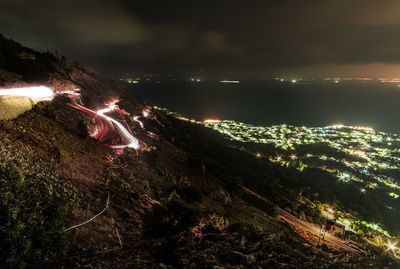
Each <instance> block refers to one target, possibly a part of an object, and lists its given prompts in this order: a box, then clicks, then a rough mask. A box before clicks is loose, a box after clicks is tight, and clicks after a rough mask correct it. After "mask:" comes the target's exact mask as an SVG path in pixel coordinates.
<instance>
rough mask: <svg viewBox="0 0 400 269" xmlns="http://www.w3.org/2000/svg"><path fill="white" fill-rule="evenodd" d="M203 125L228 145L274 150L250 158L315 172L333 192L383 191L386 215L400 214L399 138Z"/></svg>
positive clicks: (332, 129) (335, 129) (365, 132)
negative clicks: (332, 183)
mask: <svg viewBox="0 0 400 269" xmlns="http://www.w3.org/2000/svg"><path fill="white" fill-rule="evenodd" d="M204 125H205V126H206V127H209V128H212V129H214V130H217V131H218V132H220V133H222V134H224V135H226V136H227V137H229V138H230V139H231V140H233V141H239V142H244V143H254V144H266V145H271V146H273V148H274V149H275V152H276V153H275V155H264V154H263V153H260V152H252V153H251V154H254V156H255V157H256V158H265V159H268V160H269V161H271V162H273V163H277V164H279V165H281V166H285V167H294V168H296V169H297V170H299V171H300V172H302V171H304V169H307V168H314V169H315V168H316V169H319V170H321V171H323V172H326V173H329V174H331V175H333V176H334V177H335V178H336V180H337V182H338V186H341V184H342V185H343V184H346V185H347V184H352V185H353V186H354V187H356V188H358V190H359V192H360V194H362V195H368V193H371V192H375V191H384V192H386V194H387V198H388V200H389V201H391V200H393V201H392V203H391V204H390V205H389V204H388V205H386V209H387V210H391V211H395V212H398V210H399V209H400V207H399V203H398V199H399V198H400V184H399V183H398V182H397V180H396V176H398V175H400V150H399V146H400V136H399V135H395V134H387V133H383V132H378V131H374V130H373V129H371V128H368V127H349V126H343V125H334V126H328V127H314V128H308V127H295V126H290V125H277V126H271V127H257V126H252V125H248V124H244V123H240V122H235V121H228V120H206V121H204ZM299 152H301V153H299ZM322 152H323V153H322ZM361 224H362V225H364V226H366V227H369V228H371V229H373V230H376V231H379V232H381V233H383V234H384V235H386V236H389V233H388V232H387V231H385V230H383V229H382V228H381V227H380V226H379V225H378V224H374V223H367V222H365V221H363V222H361Z"/></svg>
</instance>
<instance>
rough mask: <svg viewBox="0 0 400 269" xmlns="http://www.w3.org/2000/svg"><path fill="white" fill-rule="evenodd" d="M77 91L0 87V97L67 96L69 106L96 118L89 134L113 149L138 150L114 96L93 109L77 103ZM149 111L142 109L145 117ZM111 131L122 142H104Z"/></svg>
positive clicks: (135, 139) (46, 99)
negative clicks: (113, 115)
mask: <svg viewBox="0 0 400 269" xmlns="http://www.w3.org/2000/svg"><path fill="white" fill-rule="evenodd" d="M79 91H80V90H79V89H74V90H66V91H56V93H55V92H54V91H53V90H52V89H51V88H49V87H46V86H32V87H19V88H4V89H0V97H1V96H9V97H27V98H31V99H34V100H37V101H51V100H52V99H53V97H54V96H55V95H56V94H59V95H64V96H67V97H69V98H70V100H71V101H72V104H71V106H72V107H73V108H75V109H78V110H80V111H82V112H84V113H86V114H87V115H89V116H90V117H93V118H95V119H96V120H97V126H96V130H95V131H94V132H93V133H92V134H91V136H92V137H94V138H95V139H97V140H98V141H100V142H102V143H104V144H105V145H107V146H109V147H110V148H113V149H124V148H133V149H135V150H138V149H139V148H140V141H139V140H138V139H137V138H136V137H134V136H133V134H132V131H131V130H130V127H129V125H128V124H127V123H126V122H125V120H124V116H127V115H129V113H128V112H126V111H125V110H123V109H121V108H119V106H118V105H117V103H118V102H119V100H118V99H115V98H114V99H112V100H110V101H109V102H107V103H106V107H105V108H103V109H100V110H97V111H95V110H92V109H90V108H87V107H85V106H83V105H81V104H79V98H80V96H81V95H80V93H79ZM111 113H116V114H118V115H119V116H120V118H121V120H122V121H123V122H124V124H125V126H124V125H123V124H122V123H121V122H120V121H118V120H116V119H114V118H113V117H112V116H110V115H109V114H111ZM149 113H150V111H149V110H148V109H145V110H144V111H143V116H144V117H146V116H148V115H149ZM107 114H108V115H107ZM138 119H139V117H136V116H135V117H133V120H134V121H136V122H138V123H139V125H140V127H141V128H144V126H143V123H142V122H141V121H139V120H138ZM112 132H113V133H116V134H117V135H118V136H119V138H120V139H121V141H122V142H123V144H121V145H108V144H106V141H107V140H109V137H110V135H109V134H110V133H112Z"/></svg>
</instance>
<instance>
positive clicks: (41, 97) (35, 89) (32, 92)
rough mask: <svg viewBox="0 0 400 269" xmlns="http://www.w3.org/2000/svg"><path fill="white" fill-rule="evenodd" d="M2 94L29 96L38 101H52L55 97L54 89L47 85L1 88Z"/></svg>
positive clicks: (0, 92)
mask: <svg viewBox="0 0 400 269" xmlns="http://www.w3.org/2000/svg"><path fill="white" fill-rule="evenodd" d="M0 96H10V97H27V98H31V99H34V100H37V101H50V100H52V99H53V97H54V92H53V90H52V89H50V88H49V87H46V86H32V87H20V88H3V89H0Z"/></svg>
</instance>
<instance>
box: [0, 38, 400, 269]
mask: <svg viewBox="0 0 400 269" xmlns="http://www.w3.org/2000/svg"><path fill="white" fill-rule="evenodd" d="M15 85H24V86H27V85H46V86H49V87H52V88H53V89H56V90H62V89H71V88H79V89H80V93H81V98H80V99H81V102H82V104H84V105H85V106H87V107H90V108H93V109H97V108H101V107H103V106H104V105H105V103H106V102H107V101H108V100H110V99H111V98H115V97H118V98H119V99H120V100H121V101H120V102H119V103H118V105H119V106H120V107H121V108H123V109H124V110H125V111H126V112H128V113H129V114H130V115H139V114H140V113H142V111H143V110H144V109H146V108H147V107H148V104H146V103H144V102H143V101H141V100H140V99H138V98H137V97H135V96H134V94H133V93H131V92H129V91H128V90H127V89H125V88H124V87H123V86H121V85H119V84H118V83H116V82H114V81H111V80H109V79H107V78H105V77H104V76H102V75H101V74H99V73H97V72H96V71H93V70H91V69H89V68H88V67H85V66H83V65H81V64H79V63H68V62H67V61H66V60H65V59H64V58H56V57H55V56H53V55H52V54H50V53H38V52H35V51H32V50H30V49H27V48H24V47H22V46H21V45H19V44H17V43H15V42H14V41H11V40H7V39H5V38H4V37H2V36H0V87H10V86H15ZM70 104H71V100H70V99H69V98H67V97H65V96H61V95H59V96H56V97H55V98H54V99H53V100H52V101H51V102H40V103H38V104H36V105H34V106H33V108H32V109H31V110H27V111H26V112H25V113H22V114H20V115H19V116H18V117H16V118H15V119H13V120H1V121H0V163H1V164H0V198H1V199H0V200H1V202H0V239H1V246H0V253H1V254H0V264H1V266H2V267H5V268H8V267H10V268H32V267H40V268H46V267H47V268H59V267H60V268H79V267H83V268H111V267H113V268H363V267H370V268H385V267H387V268H398V266H399V264H398V263H396V261H394V260H392V259H391V258H390V257H389V256H387V255H386V254H385V253H383V252H382V251H381V250H378V249H374V248H372V247H371V248H367V249H366V251H365V253H364V254H356V253H347V252H345V251H338V250H334V249H329V248H328V247H324V248H322V250H321V249H317V248H315V247H313V246H312V245H310V244H309V243H307V241H305V240H304V239H303V238H302V237H301V236H300V235H298V234H297V233H296V232H294V231H293V230H292V229H291V228H290V227H289V226H287V225H286V224H285V223H283V222H280V221H279V220H278V219H277V218H276V211H275V207H274V205H273V204H272V203H264V204H259V203H257V202H254V201H253V200H251V199H246V196H245V195H243V192H242V186H243V185H244V186H246V187H248V188H254V187H256V186H257V185H255V183H254V182H257V180H258V181H263V182H267V184H266V185H265V187H266V188H267V187H269V188H270V189H273V191H274V192H276V193H279V192H285V190H284V189H282V188H280V187H279V186H278V184H275V183H274V182H275V181H274V180H276V178H277V177H278V176H279V175H278V174H275V175H274V176H272V175H270V174H268V173H269V170H265V169H263V168H262V166H261V165H260V163H257V162H256V161H254V160H253V159H250V158H249V157H248V156H246V155H244V154H243V153H241V152H239V151H237V150H235V149H232V148H229V147H228V146H227V145H226V143H225V142H224V139H223V138H222V137H221V136H220V135H219V134H217V133H216V132H214V131H212V130H207V129H205V128H204V127H202V126H197V125H193V124H191V123H188V122H182V121H179V120H177V119H176V118H174V117H172V116H170V115H167V114H166V113H165V112H163V111H158V110H151V112H150V113H151V114H152V115H154V117H149V118H143V125H144V127H145V129H142V128H141V126H140V124H139V123H138V122H135V121H133V120H131V117H126V118H125V120H126V121H127V122H128V124H129V126H130V127H131V128H132V130H133V133H134V134H135V136H136V137H137V138H138V139H139V140H140V141H142V143H143V145H146V146H143V147H142V148H141V149H140V150H138V151H136V150H134V149H123V150H117V151H116V150H112V149H110V148H109V147H107V146H105V145H104V144H102V143H100V142H98V141H97V140H95V139H93V138H92V137H91V136H89V135H88V133H90V131H91V130H92V129H93V126H94V125H95V124H96V122H95V121H94V120H93V119H91V118H89V117H88V116H87V115H85V114H84V113H82V112H80V111H78V110H76V109H74V108H73V107H71V105H70ZM4 108H5V105H4V106H3V109H4ZM1 111H2V110H1V109H0V112H1ZM4 113H5V112H4ZM4 118H6V117H4ZM254 171H259V172H254ZM265 198H267V199H268V197H267V196H266V197H265ZM99 213H101V214H99ZM94 217H95V218H94ZM88 221H90V222H88ZM86 222H87V223H86ZM80 224H82V225H80ZM76 225H80V226H76ZM1 266H0V267H1Z"/></svg>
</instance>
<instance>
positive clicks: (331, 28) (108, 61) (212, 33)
mask: <svg viewBox="0 0 400 269" xmlns="http://www.w3.org/2000/svg"><path fill="white" fill-rule="evenodd" d="M399 14H400V1H398V0H393V1H389V0H388V1H386V0H376V1H374V0H352V1H350V0H333V1H319V0H314V1H307V0H302V1H296V0H293V1H286V0H276V1H267V0H260V1H258V0H249V1H244V0H242V1H239V0H210V1H206V0H203V1H189V0H176V1H166V0H141V1H136V0H69V1H61V0H40V1H37V0H0V33H3V34H4V35H5V36H7V37H9V38H13V39H15V40H17V41H19V42H22V43H23V44H24V45H26V46H29V47H33V48H35V49H39V50H46V49H48V50H50V51H54V50H55V49H58V50H59V51H60V52H61V54H63V55H66V56H67V57H68V58H69V59H71V60H79V61H80V62H83V63H86V64H90V65H92V66H94V67H96V68H98V69H100V70H102V71H108V72H110V73H113V74H123V73H124V74H125V73H126V74H128V73H145V72H159V73H174V74H192V73H196V72H200V70H203V71H202V72H203V73H204V74H207V75H209V76H224V75H225V76H226V75H228V76H231V77H232V76H236V77H265V76H275V75H301V76H386V77H387V76H391V77H396V76H399V74H400V65H399V63H400V16H399Z"/></svg>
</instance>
